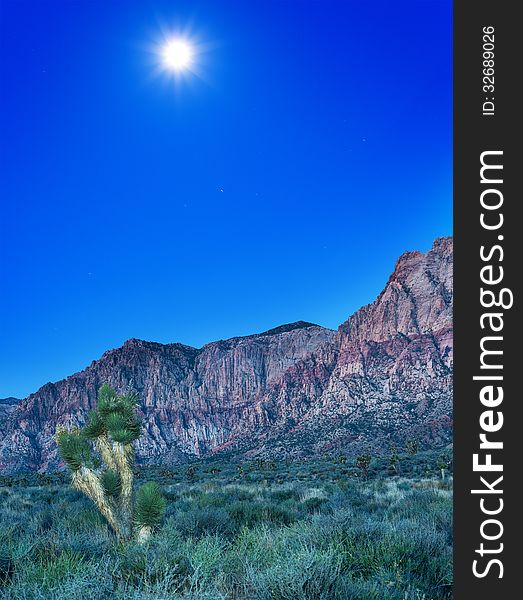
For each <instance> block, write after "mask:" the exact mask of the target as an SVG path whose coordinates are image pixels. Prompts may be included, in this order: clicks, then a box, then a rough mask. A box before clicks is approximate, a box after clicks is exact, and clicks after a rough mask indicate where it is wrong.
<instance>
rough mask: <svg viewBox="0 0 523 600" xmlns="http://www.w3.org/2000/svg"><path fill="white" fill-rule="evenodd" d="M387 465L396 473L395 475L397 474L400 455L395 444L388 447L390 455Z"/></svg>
mask: <svg viewBox="0 0 523 600" xmlns="http://www.w3.org/2000/svg"><path fill="white" fill-rule="evenodd" d="M389 465H390V468H391V469H392V470H393V471H394V473H396V475H398V474H399V471H400V469H399V466H400V457H399V454H398V449H397V448H396V446H392V447H391V449H390V456H389Z"/></svg>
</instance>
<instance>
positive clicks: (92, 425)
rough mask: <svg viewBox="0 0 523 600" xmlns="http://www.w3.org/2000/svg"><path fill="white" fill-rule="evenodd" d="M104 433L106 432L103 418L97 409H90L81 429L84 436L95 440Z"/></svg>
mask: <svg viewBox="0 0 523 600" xmlns="http://www.w3.org/2000/svg"><path fill="white" fill-rule="evenodd" d="M104 433H106V425H105V423H104V420H103V419H102V417H101V415H100V413H99V412H98V411H96V410H92V411H91V412H90V413H89V415H88V417H87V423H86V425H85V427H84V429H83V434H84V436H85V437H86V438H88V439H90V440H95V439H96V438H98V437H100V436H101V435H103V434H104Z"/></svg>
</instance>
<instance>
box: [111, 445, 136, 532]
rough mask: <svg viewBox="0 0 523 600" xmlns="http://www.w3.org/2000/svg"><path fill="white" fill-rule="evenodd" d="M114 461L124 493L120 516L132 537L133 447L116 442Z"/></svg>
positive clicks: (121, 495)
mask: <svg viewBox="0 0 523 600" xmlns="http://www.w3.org/2000/svg"><path fill="white" fill-rule="evenodd" d="M113 453H114V459H115V462H116V465H117V470H118V473H119V474H120V479H121V482H122V491H121V494H120V514H121V517H122V524H123V527H124V529H125V531H126V533H127V535H129V536H130V535H131V530H132V513H133V479H134V473H133V469H132V464H133V459H134V452H133V448H132V447H131V446H124V445H123V444H119V443H117V442H115V443H114V444H113Z"/></svg>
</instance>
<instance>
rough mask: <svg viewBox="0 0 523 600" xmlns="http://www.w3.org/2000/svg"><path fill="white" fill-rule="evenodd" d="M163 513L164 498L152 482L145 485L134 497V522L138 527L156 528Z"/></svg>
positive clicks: (156, 485)
mask: <svg viewBox="0 0 523 600" xmlns="http://www.w3.org/2000/svg"><path fill="white" fill-rule="evenodd" d="M164 512H165V498H164V497H163V495H162V493H161V491H160V488H159V487H158V484H157V483H156V482H154V481H150V482H149V483H145V484H144V485H142V487H141V488H140V489H139V490H138V494H137V497H136V510H135V521H136V523H137V525H139V526H140V527H151V528H153V527H157V526H158V525H159V524H160V523H161V521H162V518H163V515H164Z"/></svg>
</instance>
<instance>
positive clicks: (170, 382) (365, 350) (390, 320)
mask: <svg viewBox="0 0 523 600" xmlns="http://www.w3.org/2000/svg"><path fill="white" fill-rule="evenodd" d="M452 258H453V253H452V239H451V238H440V239H438V240H436V242H435V243H434V246H433V247H432V249H431V250H430V251H429V252H427V253H426V254H423V253H420V252H407V253H405V254H403V255H402V256H401V257H400V258H399V260H398V262H397V264H396V268H395V269H394V272H393V273H392V275H391V276H390V279H389V281H388V282H387V285H386V286H385V289H384V290H383V292H382V293H381V294H380V296H379V297H378V298H377V299H376V300H375V302H373V303H372V304H369V305H367V306H364V307H363V308H362V309H360V310H359V311H357V312H356V313H355V314H354V315H352V316H351V317H350V318H349V319H348V320H347V321H346V322H345V323H343V324H342V325H341V326H340V327H339V328H338V331H332V330H330V329H326V328H324V327H320V326H318V325H313V324H311V323H305V322H302V321H300V322H298V323H293V324H290V325H284V326H282V327H278V328H276V329H272V330H270V331H266V332H265V333H261V334H257V335H251V336H247V337H240V338H232V339H229V340H225V341H223V340H221V341H218V342H213V343H210V344H207V345H206V346H204V347H203V348H201V349H196V348H191V347H189V346H184V345H182V344H165V345H164V344H157V343H154V342H144V341H141V340H135V339H131V340H129V341H127V342H126V343H125V344H124V345H123V346H122V347H121V348H117V349H116V350H110V351H108V352H106V353H105V354H104V355H103V356H102V357H101V358H100V359H99V360H97V361H94V362H93V363H92V364H91V365H89V366H88V367H87V368H86V369H85V370H84V371H81V372H80V373H76V374H75V375H71V376H70V377H68V378H67V379H64V380H62V381H59V382H57V383H48V384H46V385H44V386H43V387H42V388H40V389H39V390H38V391H37V392H36V393H34V394H31V395H30V396H29V397H27V398H26V399H24V400H22V401H20V402H19V403H18V404H16V406H15V407H14V408H13V409H12V410H10V411H8V412H6V413H5V415H4V416H3V417H1V418H0V470H1V471H2V472H4V473H13V472H17V471H20V470H24V469H47V468H55V467H57V466H58V464H59V462H58V459H57V454H56V446H55V444H54V441H53V437H52V436H53V434H54V432H55V429H56V426H57V425H58V424H65V425H73V424H81V423H82V422H83V420H84V418H85V415H86V412H87V411H88V410H89V409H90V408H92V407H93V406H94V404H95V402H96V394H97V390H98V388H99V387H100V385H101V384H102V383H104V382H107V383H109V384H111V385H112V386H113V387H115V388H116V389H117V390H120V391H123V390H125V389H127V388H128V387H129V386H132V388H133V389H135V390H136V392H137V393H138V395H139V398H140V410H141V412H142V415H143V418H144V434H143V435H142V437H141V439H140V440H139V442H138V443H137V451H138V456H139V460H140V461H142V462H145V463H147V462H152V463H154V462H162V463H170V462H179V461H184V460H187V459H194V458H195V457H202V456H206V455H209V454H213V453H219V452H234V453H236V454H240V455H243V456H246V457H251V456H276V457H281V456H310V455H314V454H317V453H324V452H326V451H330V450H332V449H336V450H337V449H343V450H345V451H347V452H358V451H361V450H362V449H364V448H368V449H372V450H373V451H374V452H380V451H383V452H388V450H389V447H390V445H391V444H393V443H394V444H402V443H404V442H405V440H406V439H407V438H416V439H418V440H419V441H420V442H421V444H422V445H424V446H427V447H428V446H438V445H443V444H446V443H448V442H449V441H450V439H451V428H452V420H451V414H452V356H453V354H452Z"/></svg>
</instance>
